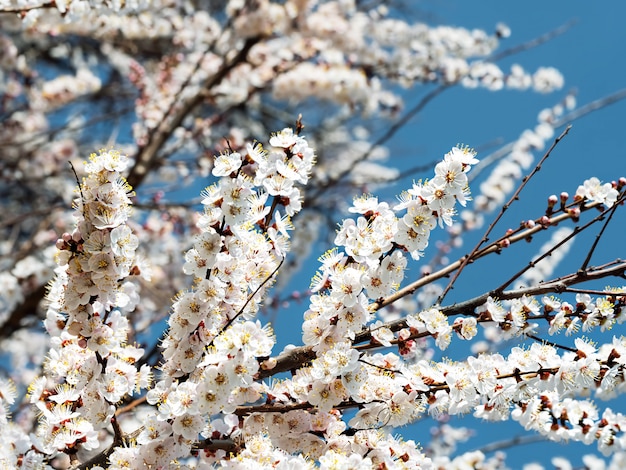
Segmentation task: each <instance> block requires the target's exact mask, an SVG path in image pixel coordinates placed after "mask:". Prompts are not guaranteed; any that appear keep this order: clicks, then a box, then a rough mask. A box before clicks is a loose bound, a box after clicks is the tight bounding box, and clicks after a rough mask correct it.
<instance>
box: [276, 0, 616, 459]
mask: <svg viewBox="0 0 626 470" xmlns="http://www.w3.org/2000/svg"><path fill="white" fill-rule="evenodd" d="M591 5H594V6H591ZM416 11H417V12H418V15H422V16H421V20H422V21H424V22H427V23H429V24H442V25H450V26H462V27H466V28H479V29H484V30H486V31H489V32H491V31H494V30H495V26H496V24H497V23H498V22H503V23H505V24H507V25H508V26H509V27H510V28H511V31H512V34H511V36H510V37H509V38H508V39H505V40H503V41H502V48H503V49H508V48H510V47H514V46H517V45H520V44H523V43H525V42H527V41H530V40H533V39H535V38H537V37H539V36H542V35H544V34H546V33H548V32H551V31H553V30H555V29H557V28H559V27H561V26H564V25H566V24H570V23H571V27H570V28H569V30H568V31H567V32H565V33H564V34H563V35H561V36H558V37H556V38H554V39H552V40H550V41H549V42H548V43H546V44H543V45H541V46H539V47H536V48H532V49H530V50H527V51H524V52H521V53H519V54H516V55H514V56H512V57H509V58H507V59H505V60H503V61H502V62H499V65H500V66H501V67H502V68H503V70H505V71H508V70H509V67H510V65H511V64H513V63H519V64H521V65H522V66H523V67H524V68H525V69H526V70H528V71H531V72H532V71H534V70H536V69H537V68H538V67H544V66H552V67H556V68H557V69H559V70H560V71H561V73H562V74H563V75H564V77H565V87H564V89H563V90H562V91H560V92H555V93H552V94H547V95H541V94H537V93H533V92H532V91H525V92H519V91H501V92H495V93H494V92H489V91H486V90H466V89H463V88H461V87H456V88H453V89H449V90H447V91H446V92H444V93H443V94H442V95H440V96H439V97H437V98H436V99H435V100H434V101H433V102H432V103H431V104H429V105H428V106H427V107H426V109H425V110H424V111H423V112H422V113H421V114H420V115H418V116H417V117H416V118H414V119H413V120H412V121H411V122H409V123H408V124H407V125H406V126H405V127H404V129H403V130H401V131H400V132H399V133H398V135H397V136H396V137H395V138H394V139H393V140H392V141H390V142H389V143H388V147H389V149H390V150H391V155H392V160H391V162H390V164H391V165H392V166H395V167H398V168H400V169H407V168H412V167H414V166H416V162H418V164H419V163H423V162H426V161H432V160H434V159H439V158H441V157H442V155H443V154H444V153H446V152H447V151H449V149H450V148H451V147H452V146H454V145H455V144H457V143H459V142H461V143H465V144H467V145H469V146H471V147H475V148H479V149H480V148H481V147H486V148H489V150H493V149H495V148H494V147H490V144H491V143H493V142H497V141H500V142H503V143H508V142H511V141H513V140H515V139H516V138H517V137H518V136H519V135H520V134H521V132H522V131H523V130H524V129H527V128H533V127H534V126H535V125H536V123H537V114H538V113H539V111H540V110H541V109H543V108H546V107H552V106H553V105H555V104H557V103H558V102H560V101H561V100H562V99H563V97H564V96H565V95H566V93H567V92H568V91H569V90H571V89H576V90H577V92H578V94H577V102H578V105H579V106H580V105H584V104H586V103H589V102H592V101H594V100H597V99H600V98H603V97H605V96H608V95H610V94H613V93H615V92H617V91H618V90H620V89H622V88H626V79H625V78H624V77H626V60H625V59H626V27H625V26H624V19H625V18H626V2H617V1H613V2H601V3H599V2H598V3H593V4H592V3H589V2H582V1H569V2H565V1H554V2H545V1H536V0H532V1H524V2H508V1H507V2H503V1H496V0H488V1H481V2H467V1H464V0H441V1H422V2H419V3H417V2H416ZM426 91H427V90H425V89H424V88H423V87H422V88H415V89H412V90H408V91H407V93H406V97H405V100H406V109H409V108H410V107H411V106H412V105H413V104H415V103H417V102H418V101H419V100H420V99H421V97H423V96H424V94H425V93H426ZM625 124H626V101H620V102H618V103H616V104H613V105H611V106H609V107H606V108H604V109H602V110H599V111H596V112H594V113H592V114H590V115H588V116H586V117H584V118H582V119H580V120H577V121H576V122H574V123H573V127H572V129H571V131H570V132H569V135H568V136H566V138H565V139H564V140H563V141H562V142H561V143H560V144H559V145H558V146H557V148H556V150H555V151H554V152H553V154H552V156H551V157H550V159H549V160H548V161H547V163H546V164H545V165H544V167H543V169H542V170H541V172H540V173H539V174H538V176H537V177H536V178H534V180H533V181H532V182H531V184H529V185H528V186H527V188H526V189H525V190H524V192H523V193H522V195H521V200H520V201H519V202H518V203H516V204H514V205H513V206H512V207H511V210H510V211H509V213H508V217H507V219H506V220H505V221H504V223H503V224H501V225H499V226H498V227H500V229H499V230H496V233H497V234H501V233H503V232H504V231H505V230H506V228H507V227H508V226H513V227H514V226H516V225H517V224H518V223H519V221H520V220H522V219H528V218H536V217H538V216H540V215H541V214H542V213H543V211H544V209H545V201H546V198H547V196H549V195H550V194H559V193H560V192H561V191H567V192H569V193H570V195H573V194H574V193H575V191H576V188H577V186H578V185H579V184H582V182H583V181H584V180H585V179H587V178H589V177H591V176H597V177H598V178H600V179H601V180H603V181H610V180H613V179H616V178H618V177H619V176H621V175H626V164H625V163H624V162H625V160H624V158H625V157H626V155H625V153H624V137H625V134H626V133H625V132H624V126H625ZM561 130H562V129H561ZM557 135H558V132H557ZM550 143H551V142H549V143H548V146H549V145H550ZM485 153H486V154H488V153H489V152H488V151H487V152H485ZM481 156H484V155H481V154H479V158H480V157H481ZM541 156H542V154H536V155H535V157H536V159H537V160H538V159H539V158H541ZM430 174H432V170H431V171H430V172H429V173H426V174H424V175H415V178H419V177H429V176H430ZM487 174H488V171H486V172H485V174H484V175H483V176H487ZM412 177H413V175H412ZM410 184H411V178H409V179H406V180H404V181H402V183H401V186H400V187H399V188H396V189H397V190H396V191H394V192H393V193H394V194H397V193H398V192H399V191H400V189H402V188H408V187H410ZM476 188H477V185H476ZM384 194H389V193H388V192H387V191H385V192H384ZM507 223H510V224H511V225H508V226H507ZM625 228H626V223H624V216H623V215H622V216H620V217H619V218H618V220H615V221H614V222H613V230H611V231H610V233H607V235H606V236H605V238H604V240H603V242H602V243H601V245H600V247H599V248H598V250H597V252H596V255H595V256H594V258H593V262H592V263H591V264H592V265H593V264H602V263H603V262H606V261H610V260H612V259H615V258H617V257H621V258H626V253H625V252H624V250H623V232H624V229H625ZM433 235H434V234H433ZM480 235H482V232H481V233H475V234H470V235H468V237H467V238H466V244H465V247H464V248H463V249H462V250H461V251H460V252H459V253H458V255H462V254H464V253H465V251H463V250H469V249H471V247H472V246H473V245H474V244H475V243H476V241H477V240H478V238H477V237H479V236H480ZM589 237H590V235H588V236H586V237H583V238H582V239H581V240H580V241H579V242H577V243H576V244H575V245H574V247H573V249H572V250H571V252H570V255H568V257H567V258H566V259H565V261H564V262H563V263H562V265H561V267H560V269H561V272H571V271H572V270H576V268H577V267H578V266H579V265H580V263H581V262H582V259H584V256H585V255H586V250H585V249H584V248H585V246H588V243H589V240H590V238H589ZM546 239H547V238H542V239H539V240H540V241H539V240H538V242H537V243H534V244H533V245H532V246H527V247H524V246H520V247H518V246H516V247H514V249H513V248H512V249H510V251H508V252H505V253H504V254H503V255H502V256H501V257H493V256H492V257H489V258H493V260H491V259H490V260H484V261H481V262H478V263H476V264H475V265H473V266H471V267H470V268H468V269H467V270H466V272H465V273H464V275H463V276H461V278H460V279H459V282H458V284H457V286H456V287H455V290H454V291H453V292H452V293H451V294H450V295H449V296H448V297H447V299H446V302H445V303H446V304H448V303H452V302H454V301H457V300H462V299H465V298H468V297H471V296H474V295H478V294H481V293H483V292H485V291H488V290H490V289H492V288H494V287H497V286H498V285H499V282H498V281H500V282H502V281H503V280H504V279H508V278H509V276H510V274H512V273H514V272H516V271H517V270H518V269H519V268H521V267H522V266H524V264H525V263H527V262H528V259H529V256H531V255H532V254H533V253H535V252H536V250H537V249H538V248H539V246H540V245H541V244H542V243H543V241H545V240H546ZM585 242H587V243H585ZM326 248H327V247H326ZM324 249H325V248H322V247H317V250H318V254H321V253H322V252H323V251H324ZM452 259H456V257H455V256H452ZM315 268H316V264H310V265H307V266H305V268H304V270H303V272H302V274H301V276H299V277H298V279H296V280H295V281H296V282H297V283H298V285H299V286H300V288H302V286H303V283H306V282H307V281H306V279H307V278H310V276H311V275H312V274H313V272H314V270H315ZM412 272H413V273H417V272H418V268H416V267H415V264H413V271H412ZM410 275H411V271H409V276H410ZM477 280H480V282H477ZM611 282H612V284H613V285H615V282H617V281H611ZM599 287H602V286H599ZM288 310H289V311H287V312H285V311H283V312H281V314H280V315H279V317H278V318H277V321H276V322H275V324H274V329H275V331H276V335H277V338H278V345H277V346H278V348H280V347H282V346H284V345H285V344H286V343H289V342H293V343H295V344H301V339H300V336H299V329H300V324H301V321H302V316H301V315H302V313H303V312H304V310H306V306H304V305H293V306H292V308H290V309H288ZM618 328H619V329H618ZM618 328H616V329H615V330H614V331H613V332H612V333H613V334H616V335H621V334H623V331H622V329H621V327H618ZM289 338H292V339H289ZM570 339H571V338H570ZM559 340H560V338H559ZM458 342H459V341H454V340H453V345H454V344H455V343H457V344H458ZM528 344H530V343H528ZM278 350H279V349H278ZM456 352H457V354H458V350H456ZM454 353H455V350H454V348H451V349H450V350H448V351H446V355H450V356H452V357H454ZM503 353H504V354H505V355H506V349H505V350H503ZM599 404H600V406H601V407H603V405H604V403H599ZM612 407H613V409H614V410H615V411H621V412H626V400H623V399H622V400H618V401H616V402H614V403H613V404H612ZM461 423H462V424H465V425H467V426H471V427H475V426H476V425H477V424H478V427H477V428H476V429H477V431H478V433H477V435H476V436H475V437H474V438H472V439H471V440H470V441H469V442H468V443H466V444H464V445H462V446H461V448H462V449H465V450H472V449H476V448H480V447H481V446H482V445H484V444H485V443H488V442H492V441H494V440H496V441H499V440H502V439H507V438H513V437H514V436H521V435H524V434H525V432H524V430H523V428H521V427H520V426H519V425H518V424H517V423H514V422H509V423H501V424H492V423H484V424H482V423H477V422H476V421H475V420H473V419H471V418H470V419H468V420H465V421H462V422H461ZM451 424H453V423H451ZM462 424H461V425H462ZM430 428H431V422H428V421H427V422H424V423H421V424H418V425H417V426H415V427H413V428H406V429H399V430H398V431H399V432H400V433H401V434H402V435H403V436H405V437H406V438H410V439H415V440H416V441H421V442H424V443H425V442H427V441H428V440H429V432H430ZM506 452H507V454H508V458H507V464H508V465H509V467H510V468H513V469H517V468H522V467H523V465H524V464H525V463H528V462H532V461H537V462H541V463H543V464H544V465H546V467H547V468H553V467H552V465H551V464H550V459H551V458H552V457H554V456H563V455H567V456H569V457H571V459H572V463H573V464H574V465H575V466H580V465H582V462H581V460H580V455H582V454H584V453H596V454H597V451H596V448H595V446H589V447H584V446H581V445H579V444H577V445H568V446H565V445H562V444H554V443H550V444H532V445H525V446H518V447H516V448H513V449H508V450H507V451H506Z"/></svg>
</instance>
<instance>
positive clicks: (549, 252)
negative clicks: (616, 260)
mask: <svg viewBox="0 0 626 470" xmlns="http://www.w3.org/2000/svg"><path fill="white" fill-rule="evenodd" d="M623 200H624V196H623V195H622V196H621V197H620V198H619V199H618V200H617V202H616V203H615V204H614V205H613V207H611V208H609V209H606V210H604V211H602V212H601V213H600V214H599V215H597V216H596V217H594V218H593V219H591V220H590V221H589V222H587V223H586V224H585V225H582V226H576V227H575V228H574V230H573V231H572V233H570V234H569V235H568V236H566V237H564V238H563V239H562V240H561V241H559V242H558V243H557V244H555V245H554V246H553V247H552V248H550V249H549V250H547V251H546V252H545V253H541V254H540V255H539V257H538V258H537V259H534V260H532V261H531V262H529V263H528V264H527V265H526V266H524V267H523V268H522V269H520V270H519V271H518V272H516V273H515V274H514V275H513V276H511V277H510V278H509V279H508V280H507V281H506V282H504V283H502V284H501V285H500V287H498V288H497V289H496V291H503V290H504V289H506V288H507V287H508V286H509V285H511V283H513V281H515V280H516V279H518V278H519V277H520V276H521V275H522V274H524V273H525V272H526V271H528V270H529V269H531V268H533V267H535V266H536V265H537V263H539V262H540V261H541V260H543V259H545V258H547V257H548V256H552V253H554V251H556V250H557V249H559V248H560V247H562V246H563V245H565V244H566V243H567V242H569V241H570V240H572V239H573V238H574V237H576V236H577V235H578V234H579V233H580V232H582V231H584V230H586V229H588V228H589V227H591V226H592V225H593V224H595V223H596V222H599V221H601V220H602V219H604V216H605V215H606V214H607V212H610V216H609V218H608V219H607V220H606V222H605V224H604V225H603V227H602V230H601V231H600V234H598V236H597V237H596V240H595V243H594V245H593V246H592V248H591V250H590V252H589V253H588V255H587V259H585V262H584V263H583V265H582V266H581V267H580V269H579V271H584V270H586V269H587V266H588V265H589V261H590V259H591V254H592V253H593V249H594V247H595V246H596V245H597V242H598V241H599V238H600V237H601V236H602V233H603V232H604V229H605V228H606V226H607V224H608V222H609V221H610V219H611V217H612V215H613V214H614V213H615V209H617V207H618V206H619V205H620V203H621V202H622V201H623Z"/></svg>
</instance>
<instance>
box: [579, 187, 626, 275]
mask: <svg viewBox="0 0 626 470" xmlns="http://www.w3.org/2000/svg"><path fill="white" fill-rule="evenodd" d="M624 194H626V193H624ZM623 201H624V195H622V196H621V197H620V198H619V199H618V200H617V201H615V203H614V204H613V206H612V207H611V208H610V209H608V211H604V212H603V213H602V215H604V214H605V213H606V212H609V216H608V217H607V218H606V221H605V222H604V224H602V228H601V229H600V231H599V232H598V235H596V238H595V240H594V241H593V244H592V245H591V248H590V249H589V253H587V257H586V258H585V261H583V264H582V265H581V266H580V270H581V271H584V270H585V269H587V266H588V265H589V262H590V261H591V257H592V256H593V252H594V251H595V250H596V247H597V246H598V243H599V242H600V238H602V235H603V234H604V231H605V230H606V228H607V227H608V226H609V223H610V222H611V219H612V218H613V215H615V211H616V210H617V208H618V207H619V206H620V205H621V203H622V202H623ZM596 218H597V217H596Z"/></svg>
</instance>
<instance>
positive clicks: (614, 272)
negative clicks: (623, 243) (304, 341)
mask: <svg viewBox="0 0 626 470" xmlns="http://www.w3.org/2000/svg"><path fill="white" fill-rule="evenodd" d="M625 273H626V261H622V260H619V259H618V260H615V261H613V262H611V263H608V264H607V265H605V266H601V267H598V268H589V269H588V270H587V271H584V272H576V273H572V274H569V275H567V276H563V277H560V278H558V279H554V280H552V281H548V282H544V283H541V284H539V285H537V286H532V287H523V288H519V289H513V290H509V291H504V292H496V291H490V292H487V293H484V294H482V295H480V296H477V297H474V298H473V299H469V300H466V301H464V302H460V303H455V304H453V305H450V306H447V307H442V308H441V309H440V310H441V311H442V313H444V314H445V315H447V316H453V315H458V314H461V313H463V312H467V311H471V312H473V311H474V309H475V308H476V307H479V306H480V305H483V304H484V303H485V302H486V301H487V299H488V298H489V297H494V296H497V297H498V299H500V300H511V299H516V298H520V297H522V296H535V295H542V294H549V293H560V292H565V291H567V289H568V287H570V286H573V285H576V284H580V283H582V282H587V281H593V280H597V279H603V278H606V277H620V276H624V275H625ZM418 282H420V281H418ZM384 302H385V301H383V302H381V303H384ZM389 303H391V302H389ZM386 305H388V303H386ZM384 326H385V327H387V328H389V329H390V330H391V331H398V330H400V329H402V328H405V327H406V320H405V319H404V318H401V319H398V320H394V321H390V322H387V323H385V325H384ZM371 338H372V334H371V331H370V330H368V329H365V330H362V331H361V332H360V333H358V334H357V335H356V336H355V339H354V341H353V344H358V343H364V342H366V341H370V340H371ZM315 357H316V354H315V351H313V348H312V346H300V347H296V348H293V349H290V350H288V351H284V352H282V353H281V354H279V355H278V356H277V357H276V358H275V361H276V364H275V366H274V367H273V368H271V369H268V370H264V369H262V370H261V371H260V372H259V375H258V378H260V379H264V378H267V377H271V376H274V375H276V374H279V373H282V372H286V371H290V370H292V371H293V370H296V369H298V368H300V367H302V366H303V365H305V364H307V363H309V362H311V361H312V360H313V359H315ZM272 362H273V361H272Z"/></svg>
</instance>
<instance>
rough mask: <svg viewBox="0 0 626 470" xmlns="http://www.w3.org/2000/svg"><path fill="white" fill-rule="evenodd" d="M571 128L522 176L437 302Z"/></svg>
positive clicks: (441, 300)
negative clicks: (513, 191) (515, 188)
mask: <svg viewBox="0 0 626 470" xmlns="http://www.w3.org/2000/svg"><path fill="white" fill-rule="evenodd" d="M571 128H572V126H571V125H570V126H567V127H566V128H565V130H564V131H563V132H562V133H561V135H559V136H558V137H557V138H556V139H554V142H553V143H552V145H551V146H550V148H549V149H548V151H547V152H546V153H545V154H544V156H543V157H542V158H541V160H540V161H539V163H537V165H535V168H533V170H532V171H531V172H530V174H528V175H527V176H525V177H524V178H522V182H521V184H520V185H519V186H518V188H517V190H516V191H515V193H514V194H513V196H511V199H509V200H508V202H506V203H505V204H504V205H503V206H502V208H501V209H500V213H499V214H498V215H497V216H496V218H495V219H494V221H493V222H492V223H491V225H489V227H488V228H487V231H486V232H485V234H484V235H483V237H482V238H481V239H480V241H479V242H478V243H477V244H476V246H475V247H474V249H473V250H472V251H471V252H470V253H469V254H468V255H466V256H465V257H464V258H463V261H462V263H461V265H460V266H459V268H458V270H457V271H456V272H455V273H454V276H453V277H452V279H450V282H449V283H448V285H447V286H446V288H445V289H444V290H443V292H442V293H441V295H440V296H439V298H438V299H437V303H438V304H441V302H443V299H444V298H445V297H446V295H447V294H448V292H449V291H450V290H451V289H452V286H453V285H454V283H455V282H456V280H457V279H458V278H459V276H460V275H461V272H463V269H464V268H465V266H467V264H468V263H469V262H470V261H473V259H474V255H475V254H476V253H477V252H478V250H479V249H480V247H481V246H482V245H483V243H486V242H487V241H489V235H490V234H491V232H492V231H493V229H494V228H495V226H496V224H497V223H498V222H499V221H500V219H501V218H502V216H503V215H504V213H505V212H506V211H507V210H508V208H509V207H510V206H511V204H513V202H514V201H517V200H519V195H520V193H521V192H522V190H523V189H524V188H525V187H526V185H527V184H528V182H529V181H530V180H531V179H532V177H533V176H534V175H536V174H537V173H538V172H539V170H541V166H542V165H543V163H544V162H545V161H546V160H547V159H548V157H549V156H550V154H551V153H552V150H554V148H555V147H556V146H557V145H558V143H559V142H560V141H561V139H563V138H564V137H565V136H566V135H567V133H568V132H569V130H570V129H571Z"/></svg>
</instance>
